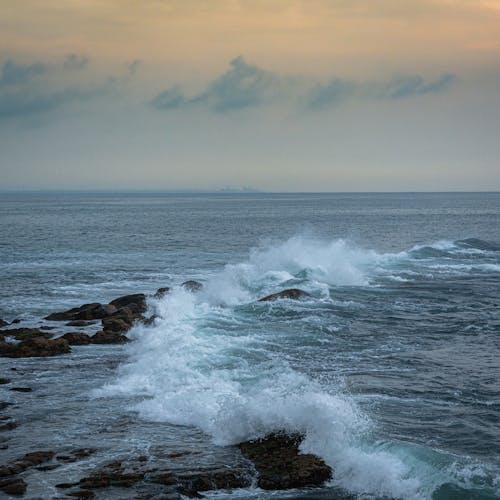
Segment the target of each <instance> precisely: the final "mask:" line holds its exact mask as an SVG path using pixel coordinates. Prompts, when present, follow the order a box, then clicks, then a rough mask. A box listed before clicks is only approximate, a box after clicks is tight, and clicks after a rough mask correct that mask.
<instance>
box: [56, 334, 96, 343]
mask: <svg viewBox="0 0 500 500" xmlns="http://www.w3.org/2000/svg"><path fill="white" fill-rule="evenodd" d="M61 338H62V339H65V340H67V342H68V344H69V345H88V344H90V342H91V340H90V336H89V335H87V334H86V333H80V332H68V333H65V334H64V335H63V336H62V337H61Z"/></svg>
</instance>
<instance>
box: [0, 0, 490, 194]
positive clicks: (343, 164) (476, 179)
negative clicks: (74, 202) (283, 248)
mask: <svg viewBox="0 0 500 500" xmlns="http://www.w3.org/2000/svg"><path fill="white" fill-rule="evenodd" d="M0 39H1V43H0V189H4V190H10V189H155V190H158V189H182V188H194V189H219V188H225V187H230V188H240V187H245V186H247V187H252V188H256V189H262V190H269V191H271V190H272V191H421V190H425V191H429V190H431V191H441V190H470V191H472V190H500V0H302V1H300V0H268V1H264V0H197V1H195V0H64V1H63V0H45V1H44V2H40V1H39V0H22V1H9V0H0Z"/></svg>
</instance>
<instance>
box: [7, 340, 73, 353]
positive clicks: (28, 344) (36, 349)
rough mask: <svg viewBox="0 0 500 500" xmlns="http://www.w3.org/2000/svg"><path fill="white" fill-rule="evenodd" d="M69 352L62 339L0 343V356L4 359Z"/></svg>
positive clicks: (66, 344) (65, 341) (67, 345)
mask: <svg viewBox="0 0 500 500" xmlns="http://www.w3.org/2000/svg"><path fill="white" fill-rule="evenodd" d="M69 352H71V348H70V347H69V344H68V341H67V340H66V339H63V338H59V339H54V340H51V339H47V338H45V337H35V338H33V339H29V340H25V341H23V342H20V343H19V344H9V343H7V342H0V356H3V357H6V358H31V357H46V356H57V355H59V354H66V353H69Z"/></svg>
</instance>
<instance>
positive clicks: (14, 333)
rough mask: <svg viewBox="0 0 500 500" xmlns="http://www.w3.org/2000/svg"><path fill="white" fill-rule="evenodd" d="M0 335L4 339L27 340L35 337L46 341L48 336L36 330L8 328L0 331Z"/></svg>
mask: <svg viewBox="0 0 500 500" xmlns="http://www.w3.org/2000/svg"><path fill="white" fill-rule="evenodd" d="M0 335H1V336H2V337H3V338H5V337H13V338H15V339H16V340H29V339H33V338H36V337H43V338H46V339H48V338H49V337H50V334H49V333H47V332H42V331H40V330H38V329H37V328H9V329H8V330H2V331H1V332H0Z"/></svg>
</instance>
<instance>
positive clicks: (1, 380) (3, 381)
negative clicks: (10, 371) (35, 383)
mask: <svg viewBox="0 0 500 500" xmlns="http://www.w3.org/2000/svg"><path fill="white" fill-rule="evenodd" d="M11 382H12V380H11V379H10V378H0V385H5V384H10V383H11Z"/></svg>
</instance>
